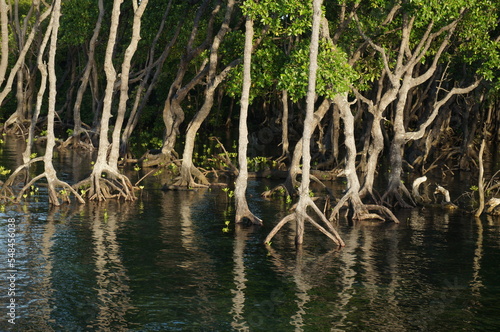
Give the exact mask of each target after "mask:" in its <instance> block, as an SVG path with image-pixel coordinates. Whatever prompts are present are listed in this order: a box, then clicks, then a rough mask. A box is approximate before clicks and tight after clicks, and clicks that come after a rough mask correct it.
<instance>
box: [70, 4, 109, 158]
mask: <svg viewBox="0 0 500 332" xmlns="http://www.w3.org/2000/svg"><path fill="white" fill-rule="evenodd" d="M98 7H99V16H98V17H97V22H96V24H95V27H94V32H93V34H92V38H91V39H90V42H89V51H88V54H87V56H88V59H87V65H86V66H85V69H84V71H83V75H82V79H81V84H80V86H79V87H78V91H77V94H76V100H75V104H74V105H73V121H74V127H73V136H72V137H70V138H69V139H68V141H67V142H65V144H64V145H65V146H66V145H67V144H68V143H69V140H71V141H72V142H73V147H75V148H76V147H78V146H80V144H81V143H80V135H81V134H82V131H83V128H82V120H81V113H80V109H81V105H82V100H83V95H84V93H85V91H86V90H87V86H88V84H89V80H90V74H91V72H92V69H93V68H94V66H95V58H94V54H95V48H96V43H97V38H98V37H99V33H100V31H101V25H102V20H103V17H104V4H103V0H99V1H98ZM90 144H92V142H91V141H90V139H89V145H87V147H92V146H91V145H90Z"/></svg>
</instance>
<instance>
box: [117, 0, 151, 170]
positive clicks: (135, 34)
mask: <svg viewBox="0 0 500 332" xmlns="http://www.w3.org/2000/svg"><path fill="white" fill-rule="evenodd" d="M148 1H149V0H142V1H141V3H140V5H138V4H137V1H136V0H132V4H133V8H134V23H133V27H132V39H131V41H130V44H129V46H128V47H127V49H126V51H125V57H124V59H123V62H122V71H121V84H120V101H119V103H118V111H117V117H116V121H115V126H114V129H113V135H112V139H113V141H112V144H111V152H110V154H109V159H108V164H109V166H110V167H111V168H113V169H114V170H115V171H116V172H118V158H119V156H120V134H121V129H122V126H123V120H124V119H125V113H126V111H127V100H128V98H129V96H128V80H129V76H130V63H131V61H132V57H133V56H134V54H135V51H136V50H137V44H138V43H139V40H140V39H141V35H140V32H141V18H142V15H143V14H144V10H145V9H146V6H147V5H148Z"/></svg>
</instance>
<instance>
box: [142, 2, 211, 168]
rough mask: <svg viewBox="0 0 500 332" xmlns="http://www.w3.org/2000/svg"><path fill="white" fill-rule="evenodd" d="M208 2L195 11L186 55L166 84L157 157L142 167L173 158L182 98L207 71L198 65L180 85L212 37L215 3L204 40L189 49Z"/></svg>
mask: <svg viewBox="0 0 500 332" xmlns="http://www.w3.org/2000/svg"><path fill="white" fill-rule="evenodd" d="M209 3H210V0H204V1H203V3H202V4H201V5H200V7H199V8H198V10H197V12H196V17H195V19H194V23H193V28H192V30H191V35H190V37H189V40H188V43H187V46H186V53H185V54H184V55H183V56H182V57H181V59H180V63H179V68H178V70H177V74H176V76H175V79H174V81H173V82H172V84H171V85H170V89H169V91H168V95H167V99H166V100H165V106H164V108H163V112H162V116H163V123H164V124H165V138H164V140H163V146H162V149H161V151H162V153H161V156H160V157H158V158H157V159H158V160H154V161H151V160H150V161H148V162H146V161H143V166H155V165H159V164H161V163H167V162H169V161H171V160H172V157H173V155H175V150H174V149H175V143H176V141H177V135H179V126H180V125H181V124H182V122H184V111H183V110H182V106H181V103H182V101H183V100H184V98H186V96H187V94H188V93H189V91H190V90H191V89H192V88H193V87H194V86H195V85H196V84H198V83H199V82H200V81H201V80H202V79H203V78H204V77H205V76H206V74H207V70H208V66H205V65H203V66H201V68H204V69H203V70H200V72H199V73H198V74H197V75H195V77H194V78H193V79H192V80H191V81H190V82H188V83H187V84H186V85H184V86H183V85H182V81H183V79H184V76H185V75H186V72H187V70H188V66H189V64H190V62H191V61H192V60H193V59H194V58H196V57H197V56H199V55H200V53H201V52H202V51H203V50H205V49H206V48H207V45H209V40H210V39H211V38H212V32H213V23H214V19H215V16H216V15H217V14H218V12H219V10H220V3H219V2H217V4H216V5H215V8H214V9H213V10H212V13H211V17H210V20H209V23H208V25H207V29H206V38H205V40H204V41H203V42H202V43H201V44H200V45H199V46H197V47H193V44H194V42H195V40H196V39H197V36H198V32H199V24H200V20H201V18H202V15H203V13H204V12H205V10H207V8H208V5H209Z"/></svg>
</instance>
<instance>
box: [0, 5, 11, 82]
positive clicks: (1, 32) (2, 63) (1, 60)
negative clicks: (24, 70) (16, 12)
mask: <svg viewBox="0 0 500 332" xmlns="http://www.w3.org/2000/svg"><path fill="white" fill-rule="evenodd" d="M9 10H10V5H9V6H7V3H6V2H5V0H0V36H1V39H2V40H1V44H0V87H1V86H2V85H3V81H4V80H5V74H6V73H7V66H8V64H9V18H8V16H7V13H8V12H9Z"/></svg>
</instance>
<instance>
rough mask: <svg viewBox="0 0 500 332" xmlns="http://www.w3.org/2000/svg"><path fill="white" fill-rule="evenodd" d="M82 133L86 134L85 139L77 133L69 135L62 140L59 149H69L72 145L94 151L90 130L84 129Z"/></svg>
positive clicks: (75, 147)
mask: <svg viewBox="0 0 500 332" xmlns="http://www.w3.org/2000/svg"><path fill="white" fill-rule="evenodd" d="M82 133H84V134H85V138H86V139H85V140H81V139H80V138H77V137H76V136H75V135H72V136H70V137H68V138H67V139H66V140H65V141H64V142H62V143H61V144H60V145H59V146H58V149H59V150H62V149H67V148H68V147H69V146H71V147H72V148H73V149H82V150H87V151H93V150H94V149H95V146H94V144H92V138H91V137H90V135H89V132H88V130H83V129H82Z"/></svg>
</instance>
